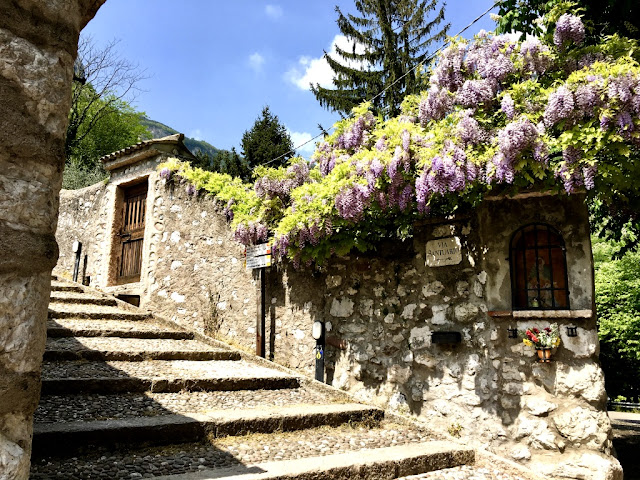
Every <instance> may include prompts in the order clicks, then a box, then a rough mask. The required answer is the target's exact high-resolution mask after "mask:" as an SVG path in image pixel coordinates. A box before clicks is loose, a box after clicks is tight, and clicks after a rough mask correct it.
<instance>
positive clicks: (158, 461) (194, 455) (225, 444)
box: [31, 421, 475, 480]
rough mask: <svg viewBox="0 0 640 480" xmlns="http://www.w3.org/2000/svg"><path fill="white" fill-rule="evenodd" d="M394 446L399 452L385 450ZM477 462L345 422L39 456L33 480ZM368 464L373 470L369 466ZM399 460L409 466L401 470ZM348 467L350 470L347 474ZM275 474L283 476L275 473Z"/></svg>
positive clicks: (296, 473)
mask: <svg viewBox="0 0 640 480" xmlns="http://www.w3.org/2000/svg"><path fill="white" fill-rule="evenodd" d="M389 448H392V449H393V450H391V451H389V450H386V449H389ZM416 449H417V450H416ZM336 452H339V453H340V454H342V455H345V454H349V455H350V459H349V462H345V463H342V467H340V468H339V469H337V468H336V467H338V466H339V465H340V463H339V462H338V461H336V460H339V459H337V458H336V456H335V455H334V454H335V453H336ZM388 458H389V459H391V460H390V461H389V465H387V466H385V467H384V468H382V465H381V464H380V463H377V462H379V461H380V460H382V459H388ZM427 458H428V460H427ZM474 460H475V453H474V451H473V450H471V449H468V448H461V447H460V446H459V445H456V444H451V443H445V442H434V441H433V436H432V435H431V434H430V433H429V432H428V431H425V430H423V429H417V428H416V427H413V426H408V425H397V424H393V423H391V422H389V421H383V422H382V423H381V424H380V425H379V427H377V428H370V426H367V425H362V424H360V425H358V424H356V425H348V426H347V425H343V426H340V427H338V428H327V427H324V428H316V429H307V430H298V431H296V432H274V433H271V434H268V435H266V434H253V435H250V436H243V437H226V438H222V439H212V440H210V441H209V442H203V443H198V444H193V443H192V444H184V445H181V446H172V447H169V448H167V447H160V448H158V447H156V448H143V449H133V450H129V451H123V450H120V451H117V452H110V453H106V454H105V453H101V452H93V453H89V454H88V455H86V456H84V457H75V458H68V457H65V458H55V457H51V456H47V457H41V458H37V459H34V461H33V464H32V470H31V475H32V476H31V478H32V480H39V479H49V478H59V477H57V476H56V475H57V474H59V473H61V474H62V475H63V477H64V476H65V474H66V475H68V472H73V474H74V478H77V479H79V480H83V479H88V478H91V479H96V480H125V479H126V480H129V479H131V478H135V477H138V478H140V477H143V476H144V477H147V476H156V478H165V480H166V478H167V477H162V476H163V475H164V476H169V477H168V478H169V479H171V477H170V475H196V474H199V475H201V476H200V477H193V478H201V479H205V478H206V479H213V478H234V476H235V475H241V474H249V473H254V472H256V473H257V472H263V473H262V474H263V475H268V476H266V477H265V478H281V479H284V478H287V479H293V478H309V479H314V480H320V479H331V478H349V479H350V480H351V479H352V478H363V479H364V478H366V479H367V480H374V479H380V478H382V479H393V478H397V477H398V476H402V475H405V474H414V473H415V474H417V473H424V472H425V471H429V470H434V469H439V468H448V467H454V466H456V465H461V464H465V463H466V464H469V463H473V462H474ZM274 462H275V464H273V463H274ZM292 462H297V464H298V468H295V469H294V468H292V467H293V465H295V463H292ZM385 463H386V460H385ZM365 464H367V465H370V467H364V465H365ZM305 465H307V467H308V468H307V469H306V470H304V469H303V468H304V466H305ZM359 465H363V466H362V467H359ZM374 465H376V466H374ZM399 465H403V467H402V468H398V466H399ZM327 467H331V468H330V469H329V468H327ZM362 468H366V469H367V470H366V472H367V475H364V473H365V471H363V476H361V475H360V473H359V471H360V469H362ZM343 469H347V470H348V475H347V472H345V471H344V470H343ZM285 471H286V472H288V475H287V476H283V475H284V472H285ZM305 472H309V473H305ZM276 473H277V474H278V475H280V476H273V475H276ZM340 475H342V476H340ZM175 478H176V480H177V479H180V478H181V477H180V476H178V477H175ZM182 478H185V479H186V478H189V477H188V476H184V477H182ZM257 478H260V477H257ZM461 478H462V477H461ZM464 478H466V477H464ZM172 480H173V479H172Z"/></svg>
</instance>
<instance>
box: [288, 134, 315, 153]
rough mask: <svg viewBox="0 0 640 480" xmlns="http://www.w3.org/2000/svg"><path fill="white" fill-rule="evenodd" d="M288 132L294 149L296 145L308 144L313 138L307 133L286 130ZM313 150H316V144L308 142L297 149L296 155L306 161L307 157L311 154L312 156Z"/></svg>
mask: <svg viewBox="0 0 640 480" xmlns="http://www.w3.org/2000/svg"><path fill="white" fill-rule="evenodd" d="M288 132H289V136H290V137H291V141H292V142H293V146H294V147H297V146H298V145H301V144H303V143H304V142H308V141H309V140H311V139H312V138H313V137H312V136H311V134H310V133H307V132H292V131H291V130H288ZM315 149H316V143H315V142H309V143H307V144H306V145H304V146H303V147H301V148H299V149H298V150H297V153H298V155H301V156H303V157H305V158H307V159H308V158H309V157H311V154H313V152H314V151H315Z"/></svg>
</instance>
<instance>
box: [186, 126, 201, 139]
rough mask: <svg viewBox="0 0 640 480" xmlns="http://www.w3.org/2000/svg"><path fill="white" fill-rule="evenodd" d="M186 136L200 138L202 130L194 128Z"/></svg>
mask: <svg viewBox="0 0 640 480" xmlns="http://www.w3.org/2000/svg"><path fill="white" fill-rule="evenodd" d="M187 137H191V138H193V139H194V140H198V141H200V140H202V130H200V129H199V128H196V129H195V130H192V131H191V133H189V135H187Z"/></svg>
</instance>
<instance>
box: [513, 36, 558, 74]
mask: <svg viewBox="0 0 640 480" xmlns="http://www.w3.org/2000/svg"><path fill="white" fill-rule="evenodd" d="M550 54H551V51H550V50H549V47H547V46H546V45H543V44H542V42H540V39H538V38H537V37H527V38H526V40H525V41H524V42H522V43H521V44H520V55H522V59H523V60H524V67H525V71H527V72H530V73H533V74H536V75H542V74H543V73H544V72H546V71H547V69H548V68H549V66H550V65H551V57H550Z"/></svg>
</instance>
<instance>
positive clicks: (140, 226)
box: [118, 182, 147, 283]
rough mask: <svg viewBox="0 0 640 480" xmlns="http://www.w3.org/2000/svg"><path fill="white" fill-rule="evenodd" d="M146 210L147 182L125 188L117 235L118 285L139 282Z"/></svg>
mask: <svg viewBox="0 0 640 480" xmlns="http://www.w3.org/2000/svg"><path fill="white" fill-rule="evenodd" d="M146 209H147V182H145V183H143V184H139V185H134V186H133V187H129V188H126V189H125V191H124V201H123V208H122V215H123V218H122V223H121V225H122V228H121V229H120V232H119V234H118V236H119V238H120V243H121V244H122V248H121V250H120V251H121V253H120V265H119V267H118V283H130V282H137V281H139V280H140V271H141V270H142V244H143V241H144V220H145V214H146Z"/></svg>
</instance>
